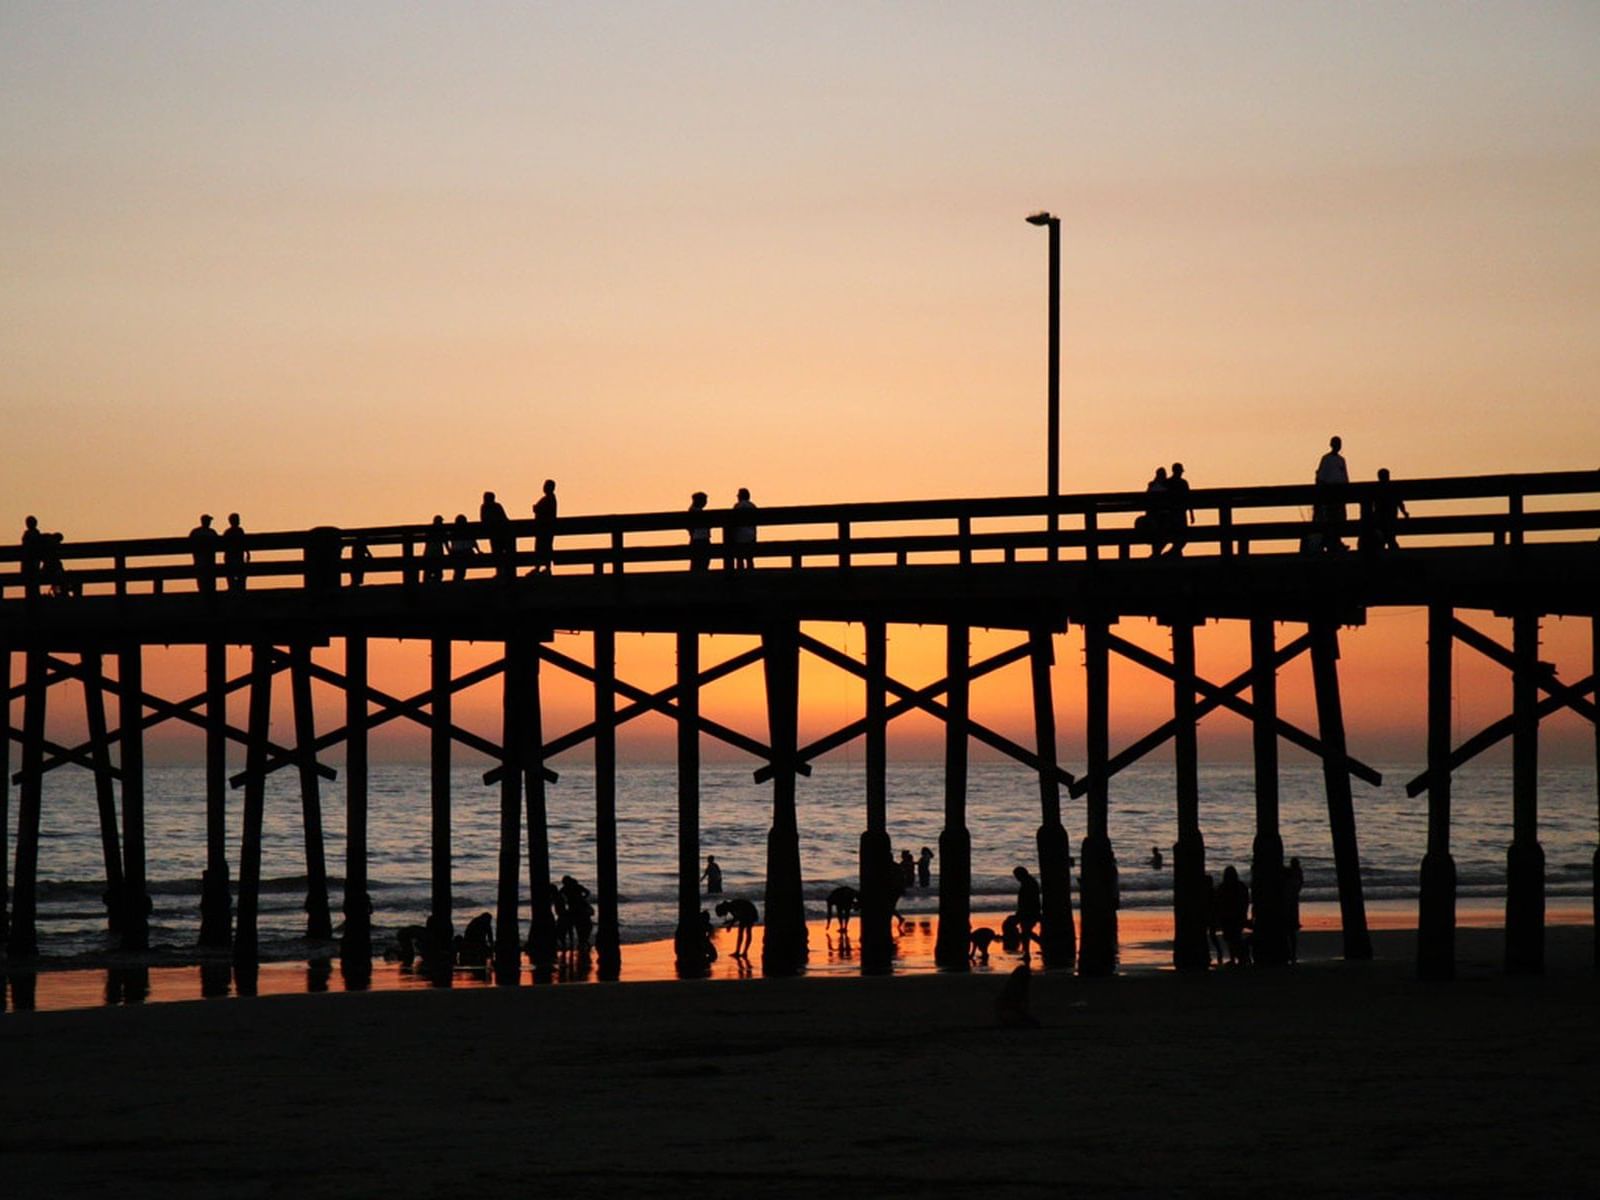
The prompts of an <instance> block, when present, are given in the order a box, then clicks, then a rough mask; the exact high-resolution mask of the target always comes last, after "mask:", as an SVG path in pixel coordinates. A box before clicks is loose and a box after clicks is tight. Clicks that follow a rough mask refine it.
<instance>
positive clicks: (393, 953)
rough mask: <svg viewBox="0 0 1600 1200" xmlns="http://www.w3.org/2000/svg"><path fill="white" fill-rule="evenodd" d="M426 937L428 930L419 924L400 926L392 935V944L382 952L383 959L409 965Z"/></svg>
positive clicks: (413, 960) (419, 950)
mask: <svg viewBox="0 0 1600 1200" xmlns="http://www.w3.org/2000/svg"><path fill="white" fill-rule="evenodd" d="M427 938H428V931H427V930H426V929H424V928H423V927H422V926H421V925H404V926H402V927H401V928H400V929H399V930H398V931H397V932H396V933H395V935H394V945H393V946H390V947H389V948H388V949H386V950H385V951H384V952H383V957H384V960H385V961H387V962H398V963H400V964H401V965H402V966H405V967H410V966H411V964H412V963H413V962H415V961H416V958H417V956H418V955H419V954H421V953H422V944H423V943H424V942H425V941H427Z"/></svg>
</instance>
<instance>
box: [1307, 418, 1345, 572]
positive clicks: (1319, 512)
mask: <svg viewBox="0 0 1600 1200" xmlns="http://www.w3.org/2000/svg"><path fill="white" fill-rule="evenodd" d="M1343 449H1344V442H1343V441H1341V440H1340V439H1339V438H1337V437H1334V438H1329V439H1328V452H1327V453H1326V454H1324V455H1323V456H1322V458H1321V459H1320V460H1319V461H1318V462H1317V474H1316V484H1317V486H1318V487H1319V488H1334V487H1340V488H1342V487H1343V486H1344V485H1345V484H1347V483H1349V482H1350V469H1349V468H1348V467H1347V466H1345V461H1344V455H1343V454H1341V453H1340V451H1342V450H1343ZM1344 517H1345V512H1344V502H1343V501H1342V500H1340V501H1335V500H1328V499H1323V500H1320V501H1318V503H1317V504H1316V505H1315V507H1314V510H1313V514H1312V519H1313V520H1314V521H1315V522H1316V525H1317V529H1318V532H1320V533H1321V535H1322V549H1323V550H1324V551H1326V552H1329V553H1334V552H1337V551H1340V550H1344V549H1346V546H1345V544H1344V542H1342V541H1340V540H1339V526H1340V525H1342V524H1343V523H1344Z"/></svg>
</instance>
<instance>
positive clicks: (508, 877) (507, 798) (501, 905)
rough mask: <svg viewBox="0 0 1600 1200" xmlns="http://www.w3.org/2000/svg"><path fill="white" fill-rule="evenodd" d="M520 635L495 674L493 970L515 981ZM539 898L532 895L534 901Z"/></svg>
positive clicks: (518, 963) (518, 957)
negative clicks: (496, 763) (497, 690)
mask: <svg viewBox="0 0 1600 1200" xmlns="http://www.w3.org/2000/svg"><path fill="white" fill-rule="evenodd" d="M526 655H527V651H526V650H525V649H524V647H523V644H522V639H521V637H518V636H513V637H508V638H507V639H506V642H505V669H504V670H503V671H502V673H501V676H500V682H501V685H502V688H501V700H500V747H501V751H500V752H501V754H502V755H503V756H504V757H503V758H502V759H501V766H502V768H503V769H502V770H501V772H500V877H499V890H498V893H497V897H496V904H495V919H494V920H495V939H494V975H495V980H496V982H498V983H501V984H505V985H514V984H516V983H518V982H520V980H521V977H522V923H521V918H520V916H519V914H518V907H519V903H520V897H519V891H520V888H521V884H522V745H523V741H524V738H525V733H526V731H525V730H524V728H523V716H522V693H523V691H524V690H525V687H526V680H525V679H524V677H523V676H524V671H525V665H524V664H525V659H526ZM538 900H539V898H538V897H537V896H536V897H534V903H535V904H537V903H538Z"/></svg>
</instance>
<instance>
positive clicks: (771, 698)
mask: <svg viewBox="0 0 1600 1200" xmlns="http://www.w3.org/2000/svg"><path fill="white" fill-rule="evenodd" d="M761 648H762V665H763V668H764V670H765V674H766V691H767V729H768V744H769V745H770V746H771V747H772V767H773V770H772V826H771V828H770V829H769V830H768V831H767V911H766V921H765V928H764V929H763V931H762V937H761V969H762V970H763V971H764V972H766V973H768V974H787V973H790V972H793V971H796V970H798V969H799V968H800V967H802V966H803V965H804V964H805V961H806V957H807V954H808V944H807V934H806V905H805V895H804V889H803V885H802V882H801V870H800V828H799V822H798V819H797V817H796V814H795V772H796V765H797V764H796V760H795V751H796V750H797V749H798V747H799V719H800V626H799V625H798V624H797V623H795V622H791V621H785V622H781V623H778V624H775V625H773V626H771V627H769V628H768V629H767V630H766V631H765V632H764V633H763V634H762V638H761Z"/></svg>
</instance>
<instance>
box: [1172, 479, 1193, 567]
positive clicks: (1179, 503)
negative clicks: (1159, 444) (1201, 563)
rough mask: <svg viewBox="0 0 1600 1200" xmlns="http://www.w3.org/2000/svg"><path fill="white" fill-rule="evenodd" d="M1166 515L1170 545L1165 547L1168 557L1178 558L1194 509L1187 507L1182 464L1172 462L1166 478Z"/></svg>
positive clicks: (1185, 482) (1180, 554) (1186, 483)
mask: <svg viewBox="0 0 1600 1200" xmlns="http://www.w3.org/2000/svg"><path fill="white" fill-rule="evenodd" d="M1167 508H1168V512H1167V517H1168V520H1170V521H1171V525H1170V526H1169V527H1168V529H1167V536H1168V537H1169V538H1170V539H1171V540H1172V545H1170V546H1168V547H1167V557H1168V558H1179V557H1181V556H1182V555H1183V548H1184V546H1185V545H1187V544H1188V541H1189V526H1191V525H1193V524H1194V509H1192V508H1190V507H1189V481H1188V480H1187V479H1185V478H1184V477H1183V464H1182V463H1181V462H1175V463H1173V464H1172V474H1171V476H1169V477H1168V479H1167Z"/></svg>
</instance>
